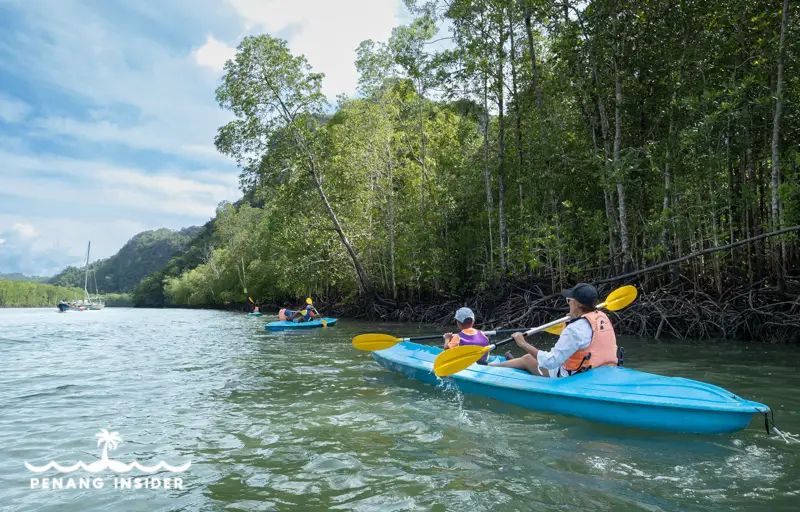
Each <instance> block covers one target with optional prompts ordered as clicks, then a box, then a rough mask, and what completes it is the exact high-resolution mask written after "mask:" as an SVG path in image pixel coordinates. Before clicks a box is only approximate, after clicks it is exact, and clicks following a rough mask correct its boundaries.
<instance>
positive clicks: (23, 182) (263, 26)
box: [0, 0, 409, 275]
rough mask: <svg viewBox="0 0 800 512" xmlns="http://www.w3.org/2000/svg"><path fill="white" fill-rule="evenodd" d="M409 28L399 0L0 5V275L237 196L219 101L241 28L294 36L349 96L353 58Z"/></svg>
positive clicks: (292, 41) (181, 219) (207, 214)
mask: <svg viewBox="0 0 800 512" xmlns="http://www.w3.org/2000/svg"><path fill="white" fill-rule="evenodd" d="M408 21H409V16H408V13H407V12H406V11H405V8H404V7H403V6H402V1H401V0H191V1H190V0H167V1H164V0H159V1H155V0H128V1H122V0H114V1H106V0H84V1H81V0H24V1H23V0H20V1H17V2H0V273H8V272H23V273H26V274H38V275H51V274H54V273H56V272H58V271H59V270H61V269H62V268H64V267H65V266H67V265H70V264H78V265H80V264H81V261H82V259H83V258H85V251H86V244H87V242H88V241H89V240H91V241H92V260H95V259H98V258H104V257H108V256H111V255H112V254H114V253H115V252H116V251H117V250H118V249H119V248H120V247H121V246H122V245H123V244H124V243H125V242H126V241H127V240H128V239H129V238H130V237H132V236H133V235H135V234H136V233H138V232H140V231H143V230H146V229H156V228H160V227H167V228H171V229H177V228H181V227H186V226H190V225H201V224H203V223H205V222H206V221H208V220H209V219H210V218H211V217H212V216H213V215H214V211H215V208H216V206H217V204H218V203H219V202H220V201H223V200H229V201H232V200H236V199H237V198H239V197H241V192H240V191H239V190H238V170H237V169H236V166H235V164H234V163H233V162H232V161H231V160H230V159H228V158H226V157H224V156H222V155H219V154H218V153H217V152H216V150H215V148H214V145H213V141H214V135H215V133H216V129H217V128H218V127H219V126H221V125H223V124H224V123H226V122H227V121H228V120H229V119H230V114H229V113H227V112H225V111H222V110H221V109H220V108H219V107H218V105H217V104H216V102H215V101H214V91H215V89H216V87H217V85H218V84H219V79H220V74H221V70H222V65H223V63H224V62H225V60H226V59H228V58H230V57H232V56H233V54H234V50H233V48H234V47H235V46H236V45H237V44H238V42H239V41H240V40H241V39H242V38H243V37H244V36H246V35H248V34H254V33H262V32H266V33H269V34H271V35H273V36H278V37H282V38H284V39H287V40H288V41H289V46H290V48H291V50H292V51H293V52H294V53H296V54H300V53H302V54H304V55H306V57H307V58H308V59H309V62H310V63H311V65H312V66H313V67H314V69H315V71H319V72H323V73H325V75H326V78H325V82H324V91H325V93H326V95H327V96H328V97H329V98H330V99H331V100H332V101H333V100H334V98H335V96H336V95H337V94H340V93H345V94H348V95H352V94H354V92H355V86H356V79H357V74H356V70H355V66H354V65H353V61H354V59H355V48H356V47H357V46H358V44H359V42H361V41H362V40H364V39H375V40H386V39H388V37H389V35H390V34H391V29H392V28H393V27H394V26H396V25H398V24H400V23H407V22H408Z"/></svg>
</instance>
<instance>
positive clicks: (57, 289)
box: [0, 279, 83, 308]
mask: <svg viewBox="0 0 800 512" xmlns="http://www.w3.org/2000/svg"><path fill="white" fill-rule="evenodd" d="M82 298H83V289H82V288H67V287H63V286H53V285H49V284H43V283H32V282H25V281H10V280H6V279H0V307H11V308H15V307H17V308H28V307H44V306H56V305H58V302H59V301H61V300H78V299H82Z"/></svg>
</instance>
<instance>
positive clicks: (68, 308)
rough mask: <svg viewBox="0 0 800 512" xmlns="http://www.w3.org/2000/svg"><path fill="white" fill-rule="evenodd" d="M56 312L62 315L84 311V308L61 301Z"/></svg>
mask: <svg viewBox="0 0 800 512" xmlns="http://www.w3.org/2000/svg"><path fill="white" fill-rule="evenodd" d="M58 310H59V311H61V312H62V313H66V312H68V311H86V307H85V306H78V305H77V304H73V303H71V302H67V301H64V300H62V301H61V302H59V303H58Z"/></svg>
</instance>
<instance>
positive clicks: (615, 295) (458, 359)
mask: <svg viewBox="0 0 800 512" xmlns="http://www.w3.org/2000/svg"><path fill="white" fill-rule="evenodd" d="M638 294H639V291H638V290H637V289H636V287H635V286H631V285H628V286H623V287H621V288H617V289H616V290H614V291H613V292H611V293H610V294H609V295H608V297H606V300H605V302H601V303H600V304H598V305H597V306H595V309H603V308H605V309H608V310H609V311H618V310H620V309H622V308H624V307H626V306H627V305H628V304H630V303H631V302H633V301H634V300H635V299H636V296H637V295H638ZM569 319H570V317H569V316H565V317H563V318H559V319H558V320H553V321H552V322H548V323H546V324H544V325H540V326H539V327H534V328H533V329H530V330H528V331H524V332H523V335H524V336H529V335H531V334H534V333H537V332H542V331H547V332H552V331H551V329H553V328H558V326H562V324H563V323H564V322H566V321H567V320H569ZM561 330H563V326H562V327H561ZM353 341H354V342H355V340H353ZM512 341H514V338H507V339H504V340H502V341H499V342H497V343H494V344H492V345H489V346H488V347H480V346H477V345H462V346H458V347H453V348H451V349H447V350H445V351H444V352H442V353H441V354H439V355H438V356H437V357H436V360H434V362H433V371H434V373H436V375H438V376H439V377H445V376H447V375H452V374H454V373H457V372H460V371H461V370H463V369H465V368H467V367H468V366H470V365H471V364H473V363H476V362H478V360H479V359H480V358H481V357H483V355H484V354H486V353H488V352H490V351H492V350H494V349H495V348H497V347H499V346H501V345H505V344H506V343H510V342H512Z"/></svg>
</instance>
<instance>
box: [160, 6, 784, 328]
mask: <svg viewBox="0 0 800 512" xmlns="http://www.w3.org/2000/svg"><path fill="white" fill-rule="evenodd" d="M407 4H408V5H409V6H410V8H411V9H412V11H413V12H414V13H415V16H416V19H415V20H414V21H413V22H412V23H410V24H409V25H407V26H400V27H397V28H396V29H395V30H394V31H393V33H392V37H391V38H390V39H389V40H388V41H387V42H385V43H384V42H374V41H364V42H363V43H362V44H361V45H360V47H359V48H358V57H357V60H356V67H357V69H358V72H359V76H360V79H359V96H358V97H356V98H340V99H339V102H338V103H337V105H336V108H335V113H334V114H333V115H332V117H330V119H328V120H327V121H326V122H325V123H322V122H321V119H322V115H323V114H324V113H326V112H327V110H326V103H325V98H324V96H323V95H322V93H321V80H322V76H321V75H319V74H316V73H314V72H313V70H312V69H311V68H310V66H309V65H308V63H307V62H306V60H305V59H304V58H303V57H302V56H296V55H292V54H291V53H290V52H289V50H288V48H287V45H286V43H285V42H284V41H282V40H280V39H276V38H273V37H271V36H269V35H257V36H250V37H247V38H245V39H244V40H243V41H242V43H241V44H240V45H239V47H238V49H237V53H236V56H235V59H233V60H231V61H228V62H227V63H226V65H225V74H224V77H223V80H222V84H221V85H220V87H219V89H218V90H217V100H218V102H219V104H220V105H221V106H222V107H223V108H225V109H227V110H230V111H231V112H233V113H234V114H235V115H236V120H234V121H232V122H231V123H229V124H228V125H225V126H223V127H221V128H220V129H219V132H218V135H217V138H216V140H215V143H216V146H217V148H218V150H219V151H220V152H221V153H223V154H226V155H229V156H231V157H233V158H235V159H236V160H237V162H238V163H239V164H240V166H241V168H242V183H243V187H244V189H245V191H247V192H248V193H251V194H252V195H253V197H254V199H255V200H256V201H260V202H261V203H260V204H259V205H258V206H257V207H252V206H250V205H248V204H244V205H242V206H241V207H239V208H235V207H233V206H232V205H228V206H225V207H223V208H221V209H220V210H219V211H218V215H217V218H216V220H215V222H214V224H213V226H211V225H209V226H211V229H212V230H213V233H208V234H205V235H204V236H208V238H207V240H208V241H209V242H210V245H203V246H202V247H203V248H202V249H200V248H199V247H196V248H195V249H197V251H198V252H197V253H196V257H195V258H194V259H193V261H192V262H188V261H185V260H184V263H186V265H178V264H176V265H175V266H173V271H172V272H171V273H165V274H163V275H162V276H161V277H160V279H161V280H162V281H163V285H164V286H163V288H162V286H161V285H162V283H156V282H151V283H150V284H151V285H154V288H153V289H156V288H157V289H158V290H159V293H164V294H165V299H164V300H165V302H166V303H171V304H215V303H220V302H224V301H231V300H244V294H243V288H244V287H245V286H246V287H247V289H248V292H249V294H250V295H252V296H254V297H255V296H258V297H260V298H272V297H280V296H285V295H289V296H306V295H308V294H312V293H313V294H318V295H319V294H321V295H323V296H328V297H332V298H341V297H347V296H353V297H355V296H360V297H362V298H367V299H368V300H367V301H365V302H364V301H362V302H361V303H362V304H366V303H368V304H371V306H370V307H374V308H375V309H374V311H375V312H378V313H379V314H380V315H382V316H384V317H395V318H411V317H415V318H430V316H426V314H425V313H424V310H422V309H419V308H418V306H419V305H420V304H422V305H425V304H431V303H436V302H439V303H441V302H447V301H452V302H453V303H456V302H464V301H465V300H469V301H471V302H470V303H471V304H475V305H476V307H478V306H480V305H481V304H485V310H482V311H481V312H482V313H483V314H484V317H486V316H491V317H492V318H494V319H495V320H498V319H505V320H507V321H511V322H516V323H520V322H529V323H530V322H532V321H533V320H535V319H536V318H538V317H535V315H536V314H539V313H538V312H539V311H540V310H539V309H538V308H537V307H536V306H539V305H550V306H552V301H550V294H551V293H553V292H557V291H558V290H559V289H560V288H562V287H564V286H568V285H571V284H573V283H574V282H576V281H578V280H584V281H602V280H604V279H609V278H613V277H614V276H619V275H621V274H625V273H628V272H631V271H634V270H636V269H643V268H645V267H648V266H652V265H656V264H659V263H663V262H666V261H668V260H672V259H677V258H680V257H683V256H687V255H690V254H692V253H696V252H699V251H702V250H704V249H709V248H711V247H719V246H724V245H725V244H729V243H734V242H737V241H742V240H747V239H750V238H753V237H757V236H759V235H762V234H767V233H769V232H773V231H778V230H781V229H785V228H787V227H793V226H796V225H798V224H800V188H798V165H800V155H799V154H798V146H797V143H796V142H797V141H798V140H800V115H798V110H797V106H798V101H800V73H798V71H800V69H798V66H800V37H798V34H797V28H796V27H798V26H800V23H798V22H799V21H800V19H799V18H800V10H798V9H797V8H796V7H795V6H792V8H791V9H790V8H789V7H790V5H789V3H788V2H787V1H784V2H774V1H766V0H756V1H746V2H745V1H742V0H732V1H729V2H712V1H710V0H693V1H684V2H651V1H643V0H640V1H631V2H617V1H615V0H602V1H591V2H574V1H572V0H559V1H538V0H536V1H534V0H529V1H516V0H514V1H512V0H432V1H429V2H414V1H407ZM444 22H448V26H449V27H450V32H449V33H442V34H438V35H437V34H436V28H437V27H439V26H443V23H444ZM442 40H444V41H445V42H444V43H443V44H444V46H445V49H442V50H439V51H434V50H433V48H436V47H439V46H441V44H442ZM434 42H438V43H439V44H438V45H435V44H432V43H434ZM252 69H260V70H261V72H259V73H257V74H254V73H251V72H250V70H252ZM798 248H800V246H798V239H797V234H796V232H789V233H788V234H786V235H783V236H778V237H763V238H759V239H757V240H755V241H754V243H744V244H741V245H739V246H736V247H735V248H732V249H730V250H724V251H718V252H714V253H709V254H706V255H703V256H701V257H696V258H689V259H687V260H686V261H685V262H684V263H680V264H679V263H675V264H672V265H669V266H667V267H666V268H663V269H658V270H657V271H655V272H651V273H645V274H641V275H638V276H635V279H636V280H638V281H637V283H638V284H639V286H640V288H641V289H642V290H643V291H644V292H649V294H648V295H645V296H643V300H640V301H639V304H640V306H638V307H640V309H639V310H636V309H632V310H630V312H629V313H627V316H626V322H627V323H626V324H624V328H625V329H628V330H629V331H638V332H641V333H651V334H655V333H656V332H657V333H661V332H662V330H663V332H667V333H669V334H673V335H676V336H684V335H688V336H695V337H703V336H712V335H713V336H717V335H721V336H729V335H735V336H743V337H760V338H770V337H773V338H776V339H777V338H784V339H785V338H793V339H797V336H798V334H797V332H798V329H800V325H795V324H796V323H797V315H796V313H793V312H792V311H791V310H790V306H789V305H790V304H791V303H792V301H794V300H796V298H797V293H798V291H800V290H798V277H800V276H798V268H800V267H799V266H798V263H799V262H800V254H798ZM193 250H194V249H193ZM200 253H202V254H200ZM200 256H202V258H200ZM200 259H202V264H200V265H199V266H195V265H192V264H190V263H196V262H198V261H199V260H200ZM175 271H182V273H180V274H179V275H178V274H176V273H175ZM610 282H611V283H622V281H619V280H610ZM684 298H685V299H687V300H683V299H684ZM547 301H550V302H547ZM405 303H408V304H405ZM787 304H788V305H787ZM425 307H427V306H425ZM481 307H483V306H481ZM479 309H480V308H479ZM776 326H778V327H776ZM792 333H794V334H792Z"/></svg>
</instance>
